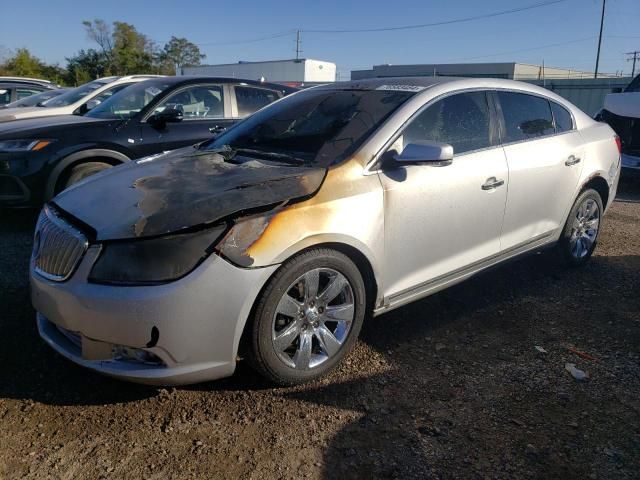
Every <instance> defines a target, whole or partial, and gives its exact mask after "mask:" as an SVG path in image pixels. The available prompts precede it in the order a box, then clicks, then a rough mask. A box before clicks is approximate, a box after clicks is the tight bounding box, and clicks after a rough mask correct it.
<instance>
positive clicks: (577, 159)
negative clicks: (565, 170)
mask: <svg viewBox="0 0 640 480" xmlns="http://www.w3.org/2000/svg"><path fill="white" fill-rule="evenodd" d="M580 160H581V158H580V157H576V156H575V155H569V158H567V161H566V162H564V164H565V165H566V166H567V167H570V166H571V165H575V164H576V163H580Z"/></svg>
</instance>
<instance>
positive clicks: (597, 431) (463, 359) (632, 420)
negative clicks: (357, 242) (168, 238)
mask: <svg viewBox="0 0 640 480" xmlns="http://www.w3.org/2000/svg"><path fill="white" fill-rule="evenodd" d="M34 221H35V216H34V214H33V213H32V212H29V211H0V340H1V342H2V343H1V344H0V478H2V479H5V478H6V479H12V478H37V479H44V478H61V479H78V478H90V479H94V478H149V479H170V478H197V479H204V478H248V479H253V478H255V479H271V478H314V479H316V478H326V479H334V478H374V477H376V478H464V479H467V478H482V479H484V478H500V479H501V478H504V479H520V478H557V479H567V478H576V479H631V478H640V183H638V184H626V185H623V186H622V187H621V192H620V195H619V198H618V201H617V202H616V203H615V204H614V205H613V207H612V209H611V210H610V212H609V213H608V215H607V217H606V218H605V222H604V227H603V231H602V233H601V237H600V244H599V246H598V249H597V251H596V254H595V256H594V258H593V260H592V262H591V263H590V264H589V265H588V266H586V267H584V268H582V269H579V270H566V269H563V268H561V267H560V266H558V265H557V264H556V263H555V262H554V261H553V260H554V259H553V257H551V256H550V255H548V254H540V255H534V256H531V257H528V258H526V259H524V260H520V261H517V262H513V263H511V264H508V265H506V266H503V267H501V268H498V269H495V270H492V271H490V272H487V273H484V274H482V275H479V276H477V277H475V278H473V279H471V280H469V281H467V282H465V283H463V284H460V285H458V286H456V287H454V288H451V289H449V290H447V291H445V292H442V293H440V294H437V295H434V296H432V297H430V298H427V299H425V300H422V301H420V302H417V303H414V304H412V305H409V306H407V307H405V308H402V309H399V310H397V311H395V312H392V313H389V314H387V315H383V316H381V317H378V318H376V319H372V320H368V321H366V322H365V326H364V328H363V332H362V336H361V340H360V341H359V342H358V345H357V348H356V349H355V351H354V352H353V353H352V354H351V355H350V356H349V357H348V359H347V361H346V363H345V364H344V365H343V366H342V367H341V368H339V369H338V370H337V371H336V372H335V373H334V374H332V375H331V376H330V377H329V378H327V379H326V380H324V381H321V382H317V383H314V384H310V385H306V386H303V387H297V388H273V386H271V385H269V384H267V383H265V382H264V381H263V380H261V379H260V377H258V376H257V375H256V374H254V373H253V372H252V371H251V370H250V369H249V368H248V367H246V366H244V365H240V366H239V368H238V370H237V372H236V375H235V376H234V377H232V378H229V379H226V380H222V381H217V382H211V383H207V384H202V385H197V386H193V387H186V388H178V389H173V388H171V389H156V388H147V387H141V386H137V385H131V384H127V383H122V382H118V381H115V380H110V379H107V378H103V377H101V376H98V375H96V374H94V373H91V372H89V371H86V370H83V369H81V368H79V367H76V366H75V365H73V364H71V363H70V362H68V361H66V360H64V359H63V358H62V357H60V356H58V355H57V354H56V353H54V352H53V351H52V350H51V349H50V348H48V347H47V346H46V345H45V344H44V343H43V342H42V341H41V340H40V339H39V337H38V335H37V332H36V327H35V320H34V315H35V314H34V311H33V309H32V308H31V306H30V302H29V295H28V282H27V264H28V258H29V253H30V249H31V234H32V229H33V225H34ZM176 321H179V319H176ZM536 346H539V347H542V348H543V349H544V350H545V351H546V352H547V353H542V352H539V351H538V350H536V348H535V347H536ZM570 347H574V348H576V349H578V350H579V351H582V352H586V353H588V354H589V355H590V356H591V357H592V358H594V359H593V360H590V359H586V358H583V357H581V356H579V355H577V354H575V353H572V352H571V351H570V350H569V348H570ZM567 362H569V363H575V364H576V365H577V366H578V368H581V369H583V370H585V371H588V372H589V375H590V378H589V379H588V380H586V381H582V382H578V381H576V380H575V379H574V378H573V377H572V376H571V375H570V374H569V373H568V372H567V371H566V370H565V363H567Z"/></svg>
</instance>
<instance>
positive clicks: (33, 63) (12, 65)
mask: <svg viewBox="0 0 640 480" xmlns="http://www.w3.org/2000/svg"><path fill="white" fill-rule="evenodd" d="M43 66H44V63H43V62H42V61H40V59H38V58H37V57H34V56H33V55H31V52H29V50H27V49H26V48H19V49H18V50H16V53H15V54H14V55H13V56H12V57H9V59H8V60H7V61H6V62H5V64H4V68H5V69H6V70H7V71H9V72H11V75H15V76H17V77H38V76H39V75H40V74H41V72H42V67H43Z"/></svg>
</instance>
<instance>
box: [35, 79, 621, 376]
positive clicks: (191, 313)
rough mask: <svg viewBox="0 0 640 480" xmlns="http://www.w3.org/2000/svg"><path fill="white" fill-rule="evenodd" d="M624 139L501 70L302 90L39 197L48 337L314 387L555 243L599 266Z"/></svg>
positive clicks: (132, 371)
mask: <svg viewBox="0 0 640 480" xmlns="http://www.w3.org/2000/svg"><path fill="white" fill-rule="evenodd" d="M619 148H620V144H619V141H618V139H617V138H616V136H615V134H614V132H613V131H612V130H611V128H610V127H609V126H607V125H606V124H602V123H598V122H595V121H594V120H592V119H591V118H589V117H588V116H587V115H586V114H584V113H583V112H581V111H580V110H578V109H577V108H576V107H575V106H573V105H571V104H570V103H568V102H567V101H566V100H564V99H563V98H561V97H559V96H557V95H555V94H553V93H551V92H549V91H547V90H544V89H541V88H538V87H535V86H532V85H528V84H523V83H518V82H513V81H508V80H491V79H455V78H442V77H436V78H415V77H412V78H388V79H375V80H366V81H354V82H345V83H336V84H333V85H326V86H320V87H316V88H311V89H308V90H304V91H301V92H298V93H295V94H293V95H291V96H289V97H286V98H284V99H282V100H279V101H277V102H275V103H273V104H272V105H270V106H267V107H265V108H263V109H262V110H260V111H259V112H258V113H256V114H254V115H253V116H251V117H249V118H248V119H247V120H245V121H243V122H241V123H240V124H238V125H236V126H235V127H234V128H232V129H230V130H228V131H227V132H225V133H223V134H222V135H220V136H218V137H216V138H214V139H212V140H211V141H208V142H205V143H202V144H199V145H196V146H195V147H189V148H185V149H180V150H176V151H173V152H169V153H166V154H162V155H157V156H153V157H148V158H143V159H141V160H138V161H136V162H131V163H130V164H127V165H123V166H120V167H116V168H114V169H111V170H108V171H106V172H104V173H101V174H99V175H96V176H95V177H90V178H88V179H86V180H84V181H82V182H81V183H79V184H77V185H75V186H74V187H72V188H71V189H69V190H67V191H65V192H63V193H62V194H60V195H59V196H57V197H56V198H54V199H53V201H51V202H50V203H49V204H48V205H47V206H45V208H44V210H43V211H42V213H41V216H40V219H39V222H38V225H37V228H36V233H35V241H34V250H33V256H32V260H31V286H32V301H33V304H34V306H35V308H36V310H37V312H38V314H37V321H38V327H39V331H40V334H41V336H42V337H43V338H44V340H45V341H46V342H47V343H49V344H50V345H51V346H52V347H53V348H54V349H55V350H57V351H58V352H60V353H61V354H62V355H64V356H66V357H68V358H69V359H70V360H72V361H74V362H76V363H78V364H80V365H82V366H85V367H87V368H89V369H92V370H95V371H98V372H101V373H104V374H107V375H111V376H114V377H119V378H122V379H126V380H131V381H136V382H144V383H152V384H184V383H193V382H200V381H204V380H210V379H216V378H221V377H225V376H228V375H231V374H232V373H233V372H234V369H235V367H236V362H237V361H238V359H239V358H245V359H247V360H248V361H249V362H250V364H251V365H252V366H253V367H254V368H256V369H257V370H258V371H259V372H261V373H262V374H263V375H265V376H266V377H267V378H269V379H270V380H272V381H274V382H276V383H279V384H295V383H300V382H305V381H310V380H313V379H316V378H318V377H320V376H321V375H324V374H326V373H327V372H328V371H329V370H331V369H332V368H334V367H335V366H336V365H338V364H339V363H340V361H341V360H342V359H343V358H344V357H345V355H347V353H348V352H349V350H350V349H351V348H352V346H353V345H354V343H355V341H356V339H357V337H358V334H359V331H360V328H361V326H362V324H363V322H364V321H365V320H366V319H367V318H369V317H371V316H373V315H381V314H383V313H385V312H388V311H390V310H392V309H394V308H398V307H400V306H402V305H405V304H407V303H409V302H412V301H415V300H418V299H420V298H423V297H425V296H427V295H430V294H432V293H434V292H436V291H438V290H441V289H443V288H446V287H448V286H450V285H452V284H455V283H457V282H460V281H463V280H465V279H466V278H469V277H470V276H472V275H475V274H476V273H478V272H480V271H482V270H484V269H486V268H488V267H490V266H493V265H496V264H498V263H501V262H503V261H505V260H507V259H511V258H513V257H516V256H518V255H521V254H525V253H529V252H533V251H537V250H539V249H541V248H543V247H554V248H555V249H556V251H557V253H558V258H559V259H561V260H562V261H564V262H565V263H566V264H568V265H570V266H574V267H577V266H580V265H582V264H584V263H585V262H587V261H588V259H589V257H590V256H591V255H592V253H593V251H594V249H595V247H596V243H597V239H598V233H599V230H600V226H601V220H602V216H603V215H604V213H605V211H606V209H607V208H608V206H609V205H610V204H611V202H612V201H613V198H614V196H615V193H616V188H617V183H618V179H619V175H620V150H619Z"/></svg>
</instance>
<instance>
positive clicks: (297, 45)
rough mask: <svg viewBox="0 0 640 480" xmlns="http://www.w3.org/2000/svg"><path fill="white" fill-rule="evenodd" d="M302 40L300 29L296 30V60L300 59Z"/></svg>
mask: <svg viewBox="0 0 640 480" xmlns="http://www.w3.org/2000/svg"><path fill="white" fill-rule="evenodd" d="M301 44H302V41H301V40H300V30H296V60H300V54H301V53H302V49H301V48H300V46H301Z"/></svg>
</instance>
